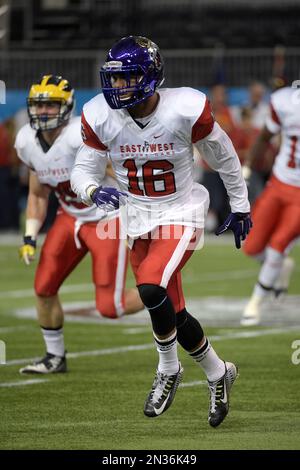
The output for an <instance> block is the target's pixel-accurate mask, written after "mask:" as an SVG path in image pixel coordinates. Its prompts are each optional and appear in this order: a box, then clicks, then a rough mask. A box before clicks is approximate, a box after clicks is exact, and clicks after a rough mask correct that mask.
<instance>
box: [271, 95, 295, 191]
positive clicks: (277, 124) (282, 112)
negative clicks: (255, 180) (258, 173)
mask: <svg viewBox="0 0 300 470" xmlns="http://www.w3.org/2000/svg"><path fill="white" fill-rule="evenodd" d="M266 126H267V128H268V129H269V131H270V132H272V133H273V134H277V133H278V132H280V131H281V145H280V149H279V153H278V155H277V156H276V159H275V163H274V166H273V173H274V175H275V176H276V178H278V179H279V180H280V181H282V182H283V183H286V184H289V185H292V186H298V187H300V89H295V88H290V87H289V88H282V89H280V90H278V91H275V92H274V93H273V94H272V95H271V115H270V117H269V118H268V119H267V121H266Z"/></svg>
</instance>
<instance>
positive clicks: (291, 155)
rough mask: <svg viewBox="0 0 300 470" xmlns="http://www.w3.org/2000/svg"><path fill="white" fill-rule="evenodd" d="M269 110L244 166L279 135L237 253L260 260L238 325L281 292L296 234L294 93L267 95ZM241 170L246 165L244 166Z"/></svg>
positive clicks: (297, 94)
mask: <svg viewBox="0 0 300 470" xmlns="http://www.w3.org/2000/svg"><path fill="white" fill-rule="evenodd" d="M270 106H271V112H270V116H269V117H268V118H267V120H266V124H265V127H264V128H263V129H262V131H261V133H260V134H259V136H258V138H257V140H256V142H255V144H254V146H253V148H252V149H251V152H250V154H249V161H248V168H249V167H251V165H252V164H253V163H254V162H255V160H256V159H258V158H259V156H260V155H262V153H263V152H264V151H265V148H266V146H267V145H268V143H269V141H270V140H271V138H272V137H273V136H274V135H276V134H278V133H280V132H281V146H280V149H279V153H278V155H277V156H276V159H275V163H274V166H273V171H272V175H271V178H270V179H269V181H268V183H267V185H266V188H265V190H264V191H263V193H262V194H261V196H260V197H259V198H258V200H257V201H256V203H255V205H254V212H253V221H254V228H253V231H252V232H251V235H250V236H249V238H248V239H247V241H246V243H245V245H244V247H243V249H244V251H245V253H246V254H247V255H248V256H252V257H255V258H256V259H258V260H259V261H261V262H262V267H261V269H260V272H259V276H258V281H257V283H256V285H255V287H254V290H253V293H252V296H251V298H250V300H249V302H248V303H247V305H246V307H245V310H244V312H243V316H242V318H241V324H242V325H244V326H249V325H257V324H259V323H260V321H261V313H262V307H263V303H264V300H265V299H266V298H267V296H268V294H269V293H270V292H272V291H275V295H278V294H279V293H280V292H281V291H284V290H286V289H287V287H288V284H289V280H290V276H291V273H292V271H293V268H294V264H295V263H294V260H293V259H292V258H289V257H288V256H287V255H288V253H289V251H290V249H291V246H292V244H293V242H294V240H295V239H296V238H297V237H299V236H300V144H299V142H300V128H299V120H300V90H299V89H297V88H293V87H285V88H281V89H279V90H277V91H275V92H274V93H273V94H272V95H271V105H270ZM246 168H247V167H246Z"/></svg>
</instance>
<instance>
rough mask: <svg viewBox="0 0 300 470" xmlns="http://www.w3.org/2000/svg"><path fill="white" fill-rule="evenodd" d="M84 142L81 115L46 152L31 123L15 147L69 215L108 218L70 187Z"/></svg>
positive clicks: (86, 219) (22, 130)
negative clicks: (85, 202)
mask: <svg viewBox="0 0 300 470" xmlns="http://www.w3.org/2000/svg"><path fill="white" fill-rule="evenodd" d="M81 144H82V138H81V132H80V118H79V117H77V118H74V119H72V120H71V121H70V122H69V124H67V125H66V126H65V127H64V128H63V129H62V131H61V133H60V134H59V136H58V137H57V139H56V140H55V141H54V143H53V144H52V145H51V147H50V148H49V150H48V151H47V152H44V150H43V149H42V146H41V144H40V141H39V139H38V138H37V135H36V131H35V130H34V129H32V128H31V127H30V125H29V124H26V125H25V126H23V127H22V128H21V129H20V130H19V132H18V134H17V137H16V142H15V148H16V151H17V154H18V156H19V158H20V159H21V160H22V161H23V162H24V163H25V164H26V165H27V166H28V167H29V168H30V169H31V170H33V171H34V172H35V173H36V175H37V177H38V179H39V181H40V183H41V184H44V185H47V186H49V187H50V188H52V189H53V190H54V191H55V194H56V196H57V198H58V199H59V203H60V205H61V206H62V207H63V209H64V210H65V211H66V212H67V213H68V214H70V215H71V216H73V217H75V218H76V219H78V220H81V221H83V222H88V221H96V220H100V219H102V218H103V217H105V216H106V212H104V211H103V210H101V209H98V208H97V207H96V206H94V205H93V206H90V207H88V206H87V205H86V204H84V203H83V202H82V201H81V199H80V198H78V196H77V195H76V194H75V193H74V192H73V191H72V189H71V186H70V175H71V170H72V167H73V165H74V161H75V156H76V152H77V150H78V148H79V147H80V145H81ZM105 184H106V185H107V186H114V185H115V183H114V182H113V179H112V178H108V179H107V181H105Z"/></svg>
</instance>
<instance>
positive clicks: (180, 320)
mask: <svg viewBox="0 0 300 470" xmlns="http://www.w3.org/2000/svg"><path fill="white" fill-rule="evenodd" d="M176 327H177V340H178V343H179V344H180V345H181V346H182V347H183V349H185V350H186V351H193V349H195V348H196V347H197V346H198V345H199V344H200V343H201V341H202V339H203V337H204V331H203V330H202V327H201V325H200V323H199V322H198V320H197V319H196V318H195V317H193V316H192V315H191V314H190V313H189V312H187V311H186V309H183V310H181V311H180V312H178V313H177V314H176Z"/></svg>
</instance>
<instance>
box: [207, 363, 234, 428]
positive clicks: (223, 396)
mask: <svg viewBox="0 0 300 470" xmlns="http://www.w3.org/2000/svg"><path fill="white" fill-rule="evenodd" d="M237 376H238V369H237V367H236V366H235V365H234V364H233V363H232V362H225V374H224V375H223V377H221V378H220V379H219V380H216V381H215V382H208V388H209V392H210V401H209V411H208V422H209V424H210V425H211V426H212V427H213V428H216V427H217V426H219V425H220V424H221V423H222V421H223V420H224V419H225V418H226V416H227V414H228V411H229V394H230V389H231V387H232V385H233V383H234V381H235V379H236V378H237Z"/></svg>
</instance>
